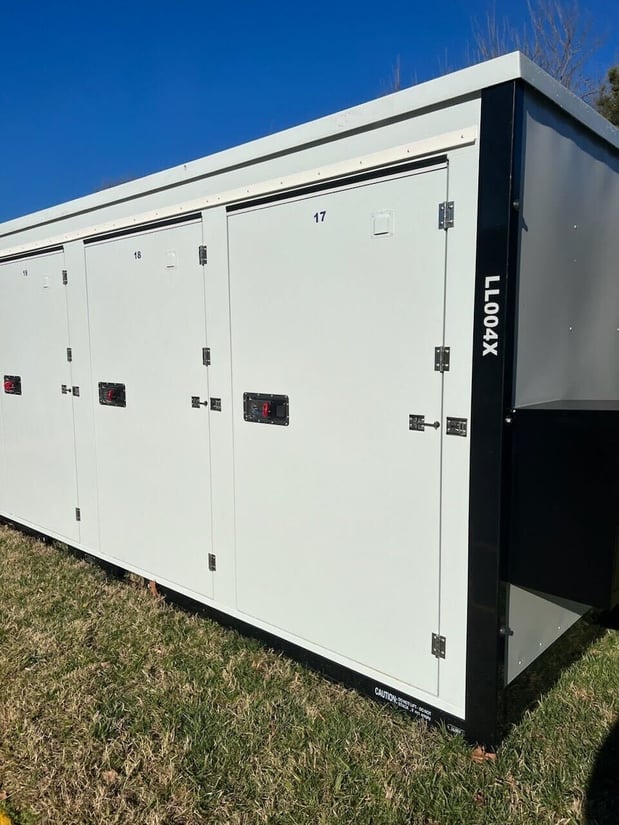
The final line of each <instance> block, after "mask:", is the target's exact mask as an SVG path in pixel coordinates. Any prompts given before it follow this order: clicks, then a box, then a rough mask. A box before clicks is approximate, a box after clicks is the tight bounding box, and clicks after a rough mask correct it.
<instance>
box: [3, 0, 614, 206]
mask: <svg viewBox="0 0 619 825" xmlns="http://www.w3.org/2000/svg"><path fill="white" fill-rule="evenodd" d="M491 5H492V0H443V2H441V3H425V2H424V3H420V2H415V0H409V2H402V0H391V2H384V0H383V2H379V1H378V0H373V2H370V0H357V2H350V1H349V0H343V2H337V0H330V2H328V3H325V2H320V0H310V2H294V0H292V2H291V0H288V2H283V1H281V2H280V0H270V1H269V0H262V2H257V0H237V1H236V2H228V3H227V4H225V3H221V2H220V3H212V2H209V0H202V2H194V0H185V1H183V0H177V2H176V3H171V2H169V0H168V2H159V0H150V2H147V0H124V2H120V0H106V2H101V0H91V2H80V3H78V2H75V1H74V0H57V2H51V0H47V2H43V0H39V1H38V2H33V0H0V36H1V42H2V47H1V48H0V77H1V78H2V83H1V84H0V112H1V119H0V124H1V128H0V157H1V165H0V221H1V220H6V219H9V218H11V217H15V216H18V215H21V214H26V213H28V212H32V211H34V210H36V209H41V208H44V207H46V206H50V205H52V204H54V203H60V202H62V201H65V200H69V199H71V198H75V197H79V196H81V195H84V194H87V193H89V192H92V191H94V190H96V189H99V188H101V187H103V186H105V185H108V184H110V183H113V182H116V181H120V180H123V179H127V178H132V177H139V176H141V175H145V174H149V173H150V172H154V171H157V170H159V169H165V168H167V167H169V166H173V165H176V164H179V163H183V162H185V161H188V160H192V159H194V158H197V157H201V156H203V155H207V154H210V153H211V152H214V151H217V150H219V149H223V148H225V147H228V146H234V145H236V144H238V143H242V142H245V141H247V140H251V139H252V138H255V137H259V136H261V135H264V134H268V133H270V132H273V131H277V130H279V129H284V128H286V127H288V126H292V125H294V124H297V123H302V122H303V121H306V120H310V119H312V118H316V117H320V116H321V115H324V114H328V113H330V112H334V111H337V110H339V109H343V108H346V107H348V106H352V105H354V104H356V103H361V102H363V101H365V100H369V99H371V98H373V97H376V96H378V95H380V94H384V93H385V92H386V91H387V90H388V89H389V84H390V78H391V75H392V71H393V67H394V65H395V63H396V61H397V60H398V58H399V60H400V63H401V75H402V80H403V82H404V85H410V84H411V83H413V82H416V81H419V82H420V81H423V80H426V79H428V78H430V77H434V76H436V75H439V74H442V73H444V72H445V71H447V70H449V69H454V68H459V67H461V66H462V65H464V63H465V62H466V55H467V44H468V43H470V41H471V20H472V19H478V20H482V21H483V19H484V18H485V15H486V13H487V10H488V8H489V7H491ZM580 6H581V9H582V10H583V11H584V12H586V13H588V14H589V15H590V17H591V19H592V21H593V23H594V27H595V29H596V31H597V33H598V34H599V35H600V36H601V37H602V38H604V45H603V47H602V48H601V49H600V51H599V53H598V55H597V57H596V60H595V61H594V64H593V65H592V66H591V72H592V74H596V73H597V74H598V75H603V74H604V72H605V70H606V68H608V67H609V66H610V65H611V64H613V63H617V62H619V3H617V2H616V0H581V2H580ZM495 7H496V9H497V13H498V15H499V16H500V15H502V14H503V13H505V14H508V15H509V17H510V19H511V20H513V22H514V23H515V24H518V23H519V22H520V21H521V20H522V19H523V17H524V12H525V8H526V5H525V2H524V0H503V2H501V0H498V2H496V5H495Z"/></svg>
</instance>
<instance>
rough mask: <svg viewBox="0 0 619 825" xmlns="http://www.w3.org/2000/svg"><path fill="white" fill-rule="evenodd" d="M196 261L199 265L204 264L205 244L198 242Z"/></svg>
mask: <svg viewBox="0 0 619 825" xmlns="http://www.w3.org/2000/svg"><path fill="white" fill-rule="evenodd" d="M198 261H199V263H200V266H204V265H205V264H206V245H205V244H200V246H199V247H198Z"/></svg>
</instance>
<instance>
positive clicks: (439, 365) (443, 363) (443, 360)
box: [434, 347, 451, 372]
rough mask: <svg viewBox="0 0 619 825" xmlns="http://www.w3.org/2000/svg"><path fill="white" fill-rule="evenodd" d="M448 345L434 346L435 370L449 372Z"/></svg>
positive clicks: (449, 353)
mask: <svg viewBox="0 0 619 825" xmlns="http://www.w3.org/2000/svg"><path fill="white" fill-rule="evenodd" d="M450 355H451V352H450V349H449V347H434V369H435V370H436V372H449V362H450Z"/></svg>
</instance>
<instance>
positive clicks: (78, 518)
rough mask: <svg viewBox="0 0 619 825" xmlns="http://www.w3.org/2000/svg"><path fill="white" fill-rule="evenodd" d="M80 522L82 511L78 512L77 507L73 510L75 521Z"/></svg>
mask: <svg viewBox="0 0 619 825" xmlns="http://www.w3.org/2000/svg"><path fill="white" fill-rule="evenodd" d="M81 520H82V511H81V510H80V508H79V507H76V508H75V521H81Z"/></svg>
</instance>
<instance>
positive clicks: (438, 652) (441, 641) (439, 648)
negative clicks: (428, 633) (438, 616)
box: [432, 633, 447, 659]
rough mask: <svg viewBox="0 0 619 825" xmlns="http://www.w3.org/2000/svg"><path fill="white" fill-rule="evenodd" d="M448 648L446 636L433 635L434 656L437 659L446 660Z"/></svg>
mask: <svg viewBox="0 0 619 825" xmlns="http://www.w3.org/2000/svg"><path fill="white" fill-rule="evenodd" d="M446 647H447V639H446V638H445V636H439V635H438V633H433V634H432V655H433V656H435V657H436V658H437V659H444V658H445V650H446Z"/></svg>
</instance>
